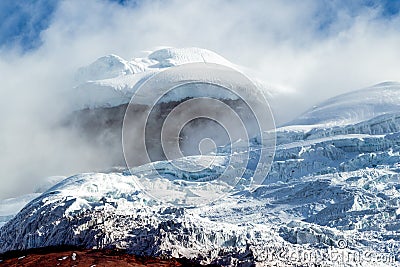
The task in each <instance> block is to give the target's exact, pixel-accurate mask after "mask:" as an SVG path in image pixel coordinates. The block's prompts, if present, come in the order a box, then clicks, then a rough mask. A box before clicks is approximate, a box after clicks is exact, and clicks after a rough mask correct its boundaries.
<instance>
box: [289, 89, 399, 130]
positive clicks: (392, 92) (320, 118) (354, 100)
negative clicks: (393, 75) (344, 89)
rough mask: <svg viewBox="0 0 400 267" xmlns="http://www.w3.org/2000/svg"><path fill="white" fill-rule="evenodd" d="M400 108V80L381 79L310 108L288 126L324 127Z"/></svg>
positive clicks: (391, 111) (370, 117)
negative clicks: (386, 80)
mask: <svg viewBox="0 0 400 267" xmlns="http://www.w3.org/2000/svg"><path fill="white" fill-rule="evenodd" d="M399 111H400V83H399V82H383V83H379V84H376V85H374V86H371V87H368V88H364V89H360V90H357V91H353V92H350V93H347V94H342V95H339V96H337V97H333V98H331V99H329V100H327V101H325V102H322V103H321V104H319V105H317V106H315V107H313V108H312V109H311V110H309V111H307V112H306V113H304V114H303V115H301V116H300V117H298V118H297V119H295V120H293V121H292V122H290V123H288V125H322V126H324V127H326V126H329V127H332V126H336V125H345V124H355V123H359V122H362V121H365V120H369V119H372V118H374V117H377V116H380V115H387V114H392V113H397V112H399Z"/></svg>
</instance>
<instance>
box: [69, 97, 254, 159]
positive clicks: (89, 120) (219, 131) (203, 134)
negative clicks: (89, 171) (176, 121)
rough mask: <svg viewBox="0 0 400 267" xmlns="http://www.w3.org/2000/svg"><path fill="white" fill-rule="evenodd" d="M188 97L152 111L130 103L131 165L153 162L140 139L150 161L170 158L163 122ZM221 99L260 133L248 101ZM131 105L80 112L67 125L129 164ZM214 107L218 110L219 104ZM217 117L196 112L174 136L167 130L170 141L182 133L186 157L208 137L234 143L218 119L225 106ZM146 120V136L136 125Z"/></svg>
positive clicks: (251, 129)
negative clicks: (126, 151)
mask: <svg viewBox="0 0 400 267" xmlns="http://www.w3.org/2000/svg"><path fill="white" fill-rule="evenodd" d="M188 99H189V98H186V99H183V100H181V101H172V102H168V103H163V102H162V103H158V104H156V105H155V106H154V107H153V108H152V109H151V110H150V107H149V106H146V105H140V104H129V105H130V107H129V109H128V112H127V114H126V116H127V117H129V120H130V121H131V124H132V125H134V127H131V129H130V131H129V134H130V136H132V137H131V138H129V140H127V142H126V143H125V149H129V150H131V151H130V152H131V153H129V155H130V158H129V159H128V160H129V165H130V167H134V166H140V165H142V164H145V163H148V162H149V160H148V159H146V157H145V156H144V155H143V147H140V145H139V143H140V141H141V142H143V141H142V140H143V139H145V144H146V151H147V152H148V155H149V159H150V162H153V161H159V160H165V159H166V155H165V154H164V152H163V148H162V145H161V129H162V127H163V123H164V121H165V119H166V117H167V116H168V114H170V112H171V111H172V110H173V109H174V108H176V107H177V106H178V105H179V104H182V103H183V102H185V101H187V100H188ZM221 101H222V102H223V103H225V104H226V105H228V106H229V107H231V108H232V109H233V110H234V112H235V113H236V114H238V115H239V117H240V119H241V120H242V121H243V122H244V125H245V127H246V130H247V132H248V133H249V134H250V135H251V136H252V135H256V134H257V133H258V132H257V130H258V127H257V122H256V120H255V117H254V116H253V115H252V112H251V110H250V109H249V107H248V106H247V105H246V103H244V102H243V101H241V100H221ZM127 107H128V104H124V105H120V106H116V107H110V108H96V109H83V110H80V111H76V112H74V113H72V114H71V115H70V116H69V118H68V119H67V120H66V121H65V122H64V123H63V127H67V128H70V129H73V130H75V131H77V132H78V133H79V135H80V136H81V137H82V138H84V140H85V142H87V143H89V144H91V145H93V146H96V147H97V148H103V149H104V151H105V153H103V154H102V155H98V156H101V157H107V158H108V160H106V161H108V162H110V163H111V164H110V165H112V166H123V165H125V161H124V157H123V152H122V126H123V120H124V116H125V112H126V110H127ZM212 108H214V109H215V107H212ZM204 109H210V107H207V106H205V107H204ZM148 112H150V113H149V118H148V119H147V120H146V118H144V117H145V114H147V113H148ZM215 116H216V117H215V120H211V119H206V118H204V117H199V116H196V114H193V117H194V118H195V119H193V120H191V121H190V122H188V123H187V124H186V125H180V127H182V126H183V127H182V129H181V131H179V129H175V130H176V131H174V132H173V133H171V136H169V135H168V133H167V137H166V141H167V143H172V142H176V139H177V135H176V134H177V133H179V137H178V139H179V141H178V142H179V147H180V149H181V151H182V152H183V155H184V156H189V155H198V154H200V151H199V143H200V141H201V140H202V139H204V138H210V139H212V140H213V141H214V142H215V144H216V145H217V146H223V145H226V144H227V143H230V141H231V140H229V134H228V133H227V131H226V130H225V129H224V127H223V126H222V125H221V124H219V123H218V122H217V121H218V120H220V119H222V118H223V117H224V116H227V115H226V113H225V112H224V111H223V110H222V109H221V111H219V110H218V109H216V112H215ZM196 117H197V118H196ZM145 123H146V131H145V135H143V128H142V127H135V125H144V124H145ZM136 151H137V153H136ZM141 152H142V153H141ZM103 161H104V159H103ZM105 167H106V166H105Z"/></svg>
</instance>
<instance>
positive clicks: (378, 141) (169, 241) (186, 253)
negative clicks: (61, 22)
mask: <svg viewBox="0 0 400 267" xmlns="http://www.w3.org/2000/svg"><path fill="white" fill-rule="evenodd" d="M160 51H161V52H160ZM160 51H158V52H157V53H156V54H150V55H149V56H148V57H146V58H142V59H136V60H133V61H125V60H123V59H121V58H119V57H117V56H108V57H104V58H102V59H100V60H98V61H96V62H95V63H94V64H92V65H90V66H89V67H87V68H84V69H81V71H80V74H79V75H78V77H77V80H78V81H79V83H80V85H79V86H78V87H77V89H78V90H83V91H85V92H87V94H86V95H85V96H86V97H87V98H83V99H84V100H85V101H87V102H86V104H87V105H88V106H91V107H96V106H97V105H99V106H104V105H105V106H107V105H109V106H113V105H118V104H121V103H126V102H124V101H129V98H130V96H131V94H132V92H134V90H135V86H136V85H137V84H138V82H139V83H140V81H141V79H146V77H148V76H147V75H152V73H153V72H157V71H160V69H162V68H164V67H169V66H175V65H179V64H183V63H185V62H189V61H190V62H193V61H194V62H202V61H204V62H215V63H222V64H230V63H228V62H226V61H225V60H224V59H223V58H221V57H219V56H218V55H215V54H213V53H212V52H209V51H207V50H195V51H192V50H184V51H188V53H187V54H185V53H182V51H178V50H176V49H166V50H160ZM89 80H91V82H88V81H89ZM91 84H95V85H96V86H93V87H91ZM99 85H101V86H100V87H99ZM91 88H92V89H93V90H97V91H96V93H95V91H92V92H90V90H92V89H91ZM99 88H103V89H101V90H100V91H99V90H98V89H99ZM102 90H103V91H102ZM101 92H104V94H102V93H101ZM91 97H95V99H92V98H91ZM399 106H400V84H399V83H395V82H390V83H389V82H388V83H382V84H378V85H375V86H372V87H370V88H366V89H362V90H358V91H355V92H352V93H349V94H345V95H341V96H338V97H335V98H332V99H330V100H327V101H326V102H324V103H321V104H320V105H318V106H317V107H314V108H313V109H311V110H310V111H308V112H306V113H305V114H303V115H302V116H300V117H299V118H297V119H296V120H294V121H292V122H291V123H289V124H287V125H285V126H283V127H280V128H278V129H277V130H276V134H277V148H276V153H275V158H274V161H273V163H272V166H271V170H270V172H269V174H268V176H267V178H266V179H265V182H264V184H263V185H262V186H259V187H257V188H256V189H254V188H250V187H249V185H250V178H251V177H252V175H253V172H254V166H255V165H254V161H257V159H258V156H259V153H260V150H261V149H263V148H262V147H260V145H259V142H258V141H257V138H254V139H252V145H251V146H250V147H249V151H243V152H242V153H243V154H246V153H247V152H249V155H250V157H251V162H252V164H248V165H247V169H246V170H245V171H244V173H245V174H244V175H243V176H242V177H237V174H238V173H241V171H242V170H238V169H230V170H228V172H227V174H228V175H229V176H230V177H231V178H232V179H233V180H235V183H233V184H231V183H224V182H223V181H220V180H217V179H215V177H217V176H218V175H219V174H220V173H222V172H224V171H225V168H226V164H227V162H228V159H229V156H230V155H229V153H228V151H227V150H226V148H220V149H219V152H218V153H217V155H210V156H209V157H214V158H213V160H212V162H213V163H212V164H211V165H210V166H208V165H209V162H210V158H209V157H208V156H192V157H186V158H182V159H178V160H176V161H174V162H167V161H159V162H154V163H150V164H147V165H143V166H140V167H136V168H133V169H131V170H130V171H129V170H124V171H120V172H109V173H86V174H78V175H75V176H72V177H69V178H66V179H64V180H63V181H61V182H59V183H58V184H56V185H54V186H53V187H51V188H49V189H48V190H47V191H45V192H44V193H43V194H41V195H32V196H30V199H31V198H33V197H36V198H35V199H34V200H32V201H30V202H29V203H28V204H27V205H26V206H25V207H24V208H23V209H22V210H21V211H20V212H19V213H18V214H17V215H16V216H15V217H13V215H12V214H13V213H12V212H10V211H11V210H12V209H13V206H12V205H14V204H12V201H11V202H10V203H11V204H10V205H9V206H7V205H5V204H4V203H1V208H2V209H0V211H1V212H2V213H1V214H0V216H3V215H4V216H3V217H0V218H1V219H2V221H3V223H5V222H6V221H8V220H9V221H8V222H7V223H6V224H5V225H4V226H3V227H2V228H0V253H1V252H5V251H9V250H21V249H29V248H36V247H45V246H56V245H78V246H84V247H87V248H122V249H126V250H127V251H128V252H130V253H134V254H138V255H152V256H160V255H162V256H172V257H186V258H190V259H194V260H196V261H198V262H200V263H204V264H207V263H216V264H222V265H229V266H237V265H241V264H242V266H246V265H245V264H249V265H251V264H257V265H260V266H262V265H263V264H266V263H271V262H274V263H278V262H280V263H282V264H288V263H299V264H305V263H318V264H321V265H322V266H324V264H326V265H327V266H332V265H334V264H336V265H334V266H341V265H340V264H348V265H347V266H400V264H399V261H400V250H399V248H400V182H399V173H400V109H399ZM175 164H178V165H183V166H187V167H188V166H190V168H192V167H193V166H208V167H207V168H205V169H204V170H202V171H201V172H197V173H192V172H185V171H177V170H176V169H175V168H173V166H174V165H175ZM139 180H140V181H141V185H143V184H145V185H146V184H147V185H148V186H149V187H151V186H152V188H151V189H152V190H157V191H162V192H165V197H169V198H170V197H171V194H170V192H177V191H179V193H178V194H174V195H173V197H174V198H175V203H176V204H178V205H179V204H185V201H186V203H194V202H195V200H196V196H199V195H201V196H204V195H207V194H209V195H218V194H221V195H225V196H224V197H223V198H221V199H218V200H216V201H214V202H212V203H211V204H207V203H206V204H203V203H197V204H199V205H192V206H190V207H180V206H175V205H171V204H165V202H163V201H162V200H163V199H160V200H155V199H153V198H151V197H150V196H149V195H148V194H147V193H145V192H144V191H143V190H142V188H141V186H140V185H139V183H138V181H139ZM150 193H151V190H150ZM30 199H29V198H28V199H26V200H23V201H16V202H15V203H19V204H18V205H19V206H18V205H15V209H19V208H20V206H21V205H22V204H23V203H25V202H26V201H29V200H30ZM24 201H25V202H24ZM202 204H203V205H202ZM17 206H18V207H17ZM3 207H4V208H3ZM6 207H8V208H9V210H8V211H7V210H6ZM7 216H8V217H7ZM11 217H13V218H11ZM329 264H330V265H329Z"/></svg>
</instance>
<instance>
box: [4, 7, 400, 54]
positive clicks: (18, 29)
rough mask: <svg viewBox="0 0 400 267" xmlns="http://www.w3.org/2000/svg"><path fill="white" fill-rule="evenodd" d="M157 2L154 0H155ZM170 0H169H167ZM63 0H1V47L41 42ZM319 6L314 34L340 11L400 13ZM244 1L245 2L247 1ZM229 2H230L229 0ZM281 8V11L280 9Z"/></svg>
mask: <svg viewBox="0 0 400 267" xmlns="http://www.w3.org/2000/svg"><path fill="white" fill-rule="evenodd" d="M102 1H110V2H115V3H117V4H119V5H122V6H124V7H125V8H126V9H132V8H135V7H136V6H137V2H138V1H133V0H102ZM154 2H155V1H154ZM165 2H167V3H168V1H165ZM59 3H60V0H52V1H48V0H31V1H26V0H2V1H0V20H1V21H0V47H2V48H15V47H17V48H21V49H22V51H29V50H32V49H35V48H37V47H39V46H40V45H41V44H42V40H41V38H40V34H41V32H42V31H43V30H45V29H47V28H48V27H49V26H50V24H51V22H52V20H53V16H54V12H55V10H56V9H57V8H58V6H59ZM317 3H318V5H319V6H318V9H316V10H315V12H314V14H313V16H315V23H316V26H315V29H316V30H315V34H320V35H322V36H324V35H329V34H332V31H333V33H334V32H335V29H332V28H331V26H332V25H333V24H334V23H335V22H336V21H337V20H339V19H340V17H338V14H339V12H340V11H346V12H347V13H348V14H350V15H351V16H354V17H356V16H357V15H358V14H359V13H360V12H361V11H362V10H363V9H365V8H373V9H375V10H377V14H376V19H383V20H390V19H392V18H393V17H395V16H398V14H399V10H400V0H382V1H375V0H356V1H347V0H337V1H317ZM243 4H246V2H245V1H244V2H243ZM226 5H228V6H229V2H227V3H226ZM277 12H279V11H277Z"/></svg>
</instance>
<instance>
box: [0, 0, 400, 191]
mask: <svg viewBox="0 0 400 267" xmlns="http://www.w3.org/2000/svg"><path fill="white" fill-rule="evenodd" d="M39 2H41V1H39ZM347 2H348V1H329V2H328V1H327V2H322V1H318V0H314V1H312V0H306V1H273V0H271V1H261V0H260V1H223V0H217V1H215V0H202V1H146V2H145V3H143V4H139V5H129V4H127V5H124V6H122V5H118V4H116V3H110V2H108V1H105V0H104V1H100V0H99V1H94V0H88V1H78V0H76V1H74V0H72V1H61V2H60V3H59V5H58V6H57V7H56V9H55V11H54V13H53V15H52V16H51V17H50V18H49V19H50V22H49V27H48V28H46V29H45V30H43V31H41V32H40V35H39V36H38V38H39V40H40V43H41V45H39V46H38V47H37V48H35V49H31V50H27V51H25V50H23V49H22V46H19V45H18V44H17V43H16V44H15V45H14V46H10V45H7V46H3V47H2V48H0V93H1V98H0V99H1V105H0V112H1V114H2V119H1V128H0V152H1V156H0V184H1V187H0V199H2V198H7V197H12V196H17V195H20V194H23V193H26V192H32V190H33V189H34V188H35V186H36V185H37V184H39V183H40V182H41V181H43V180H44V179H45V177H47V176H52V175H72V174H74V173H76V172H81V171H92V170H95V169H96V168H100V167H101V166H103V165H104V164H107V163H108V162H106V161H107V160H104V161H102V157H101V155H102V153H105V151H101V150H100V151H99V150H97V148H96V147H93V146H89V145H88V144H86V143H85V140H84V139H82V138H81V137H80V136H79V134H77V133H75V132H73V131H67V132H65V131H63V130H61V129H60V128H58V127H57V126H55V125H57V123H58V122H59V121H60V120H61V119H63V118H64V117H65V114H68V113H69V112H71V106H72V104H73V102H74V98H73V97H74V94H73V91H72V88H73V85H74V73H75V71H76V70H77V69H78V68H79V67H81V66H84V65H88V64H90V63H91V62H93V61H94V60H95V59H96V58H98V57H100V56H103V55H106V54H110V53H113V54H117V55H120V56H121V57H123V58H127V59H129V58H133V57H137V56H142V51H145V50H154V49H156V48H157V47H158V46H173V47H191V46H194V47H202V48H206V49H209V50H212V51H215V52H217V53H218V54H220V55H222V56H224V57H225V58H227V59H228V60H230V61H231V62H233V63H235V64H238V65H240V66H243V69H245V70H246V72H248V74H249V75H250V76H251V77H255V78H257V79H260V80H262V81H263V82H265V83H266V84H268V85H269V87H270V88H271V89H270V94H271V98H270V102H271V103H270V104H271V106H272V107H273V112H274V114H275V117H276V120H277V123H278V124H281V123H284V122H286V121H289V120H290V119H292V118H294V117H295V116H297V115H298V114H300V113H302V112H303V111H305V110H306V109H307V108H309V107H311V106H313V105H314V104H316V103H318V102H320V101H322V100H324V99H326V98H328V97H331V96H334V95H337V94H340V93H344V92H347V91H350V90H354V89H359V88H362V87H366V86H370V85H373V84H376V83H379V82H382V81H388V80H397V81H399V80H400V66H399V62H400V50H399V47H400V34H399V29H400V27H399V26H400V16H399V15H398V14H394V15H393V14H391V15H384V12H383V9H382V8H383V7H381V6H379V5H375V6H364V5H362V3H363V1H352V4H348V3H347ZM38 8H39V9H40V5H38V6H35V8H33V9H32V10H31V12H37V9H38ZM28 10H29V8H28ZM27 12H29V11H27ZM13 16H18V14H15V13H11V14H7V16H5V17H4V18H2V20H4V21H5V22H7V23H12V22H13V21H14V20H15V21H16V23H17V21H18V18H17V17H13ZM35 19H37V18H35ZM31 22H32V23H33V21H29V20H28V21H27V22H26V23H31ZM3 25H6V24H4V23H3ZM7 25H9V24H7ZM1 39H2V38H0V40H1ZM93 155H96V158H94V157H93Z"/></svg>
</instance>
